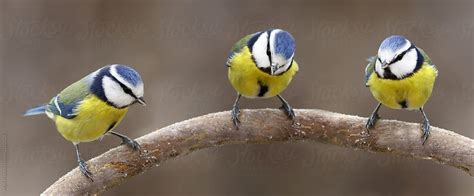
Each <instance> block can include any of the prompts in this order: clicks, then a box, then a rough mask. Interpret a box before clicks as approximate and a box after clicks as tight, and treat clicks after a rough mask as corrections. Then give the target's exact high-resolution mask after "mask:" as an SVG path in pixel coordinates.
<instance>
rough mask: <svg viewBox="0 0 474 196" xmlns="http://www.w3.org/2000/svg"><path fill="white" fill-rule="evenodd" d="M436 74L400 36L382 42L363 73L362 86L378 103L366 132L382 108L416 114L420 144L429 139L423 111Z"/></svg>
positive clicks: (421, 54) (422, 55) (422, 54)
mask: <svg viewBox="0 0 474 196" xmlns="http://www.w3.org/2000/svg"><path fill="white" fill-rule="evenodd" d="M437 76H438V70H437V69H436V67H435V66H434V65H433V63H432V62H431V59H430V58H429V57H428V55H427V54H426V53H425V52H424V51H423V50H422V49H421V48H419V47H417V46H415V45H414V44H413V43H411V42H410V41H409V40H408V39H406V38H405V37H403V36H399V35H393V36H390V37H388V38H386V39H385V40H383V41H382V43H381V44H380V47H379V50H378V54H377V56H375V57H371V58H369V64H368V65H367V67H366V69H365V81H366V86H367V87H369V89H370V92H371V93H372V95H373V96H374V97H375V99H376V100H377V101H378V102H379V104H378V105H377V107H376V108H375V110H374V111H373V112H372V114H371V116H370V117H369V119H368V121H367V124H366V128H367V130H369V129H370V128H373V127H374V125H375V123H376V122H377V120H378V119H379V118H380V116H379V115H378V110H379V109H380V106H381V105H382V104H383V105H384V106H387V107H389V108H391V109H407V110H419V111H420V112H421V114H422V117H423V123H422V130H423V135H422V138H423V144H425V142H426V140H427V139H428V137H429V135H430V123H429V121H428V117H427V116H426V113H425V112H424V110H423V106H424V105H425V103H426V102H427V101H428V99H429V98H430V96H431V92H432V90H433V86H434V83H435V80H436V77H437Z"/></svg>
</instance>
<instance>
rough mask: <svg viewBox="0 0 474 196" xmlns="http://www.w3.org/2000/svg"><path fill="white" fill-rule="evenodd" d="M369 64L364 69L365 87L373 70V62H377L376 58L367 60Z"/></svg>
mask: <svg viewBox="0 0 474 196" xmlns="http://www.w3.org/2000/svg"><path fill="white" fill-rule="evenodd" d="M367 61H368V62H369V63H368V64H367V66H366V67H365V86H368V85H367V81H368V80H369V77H370V75H371V74H372V73H373V72H374V70H375V62H376V61H377V56H372V57H369V58H368V59H367Z"/></svg>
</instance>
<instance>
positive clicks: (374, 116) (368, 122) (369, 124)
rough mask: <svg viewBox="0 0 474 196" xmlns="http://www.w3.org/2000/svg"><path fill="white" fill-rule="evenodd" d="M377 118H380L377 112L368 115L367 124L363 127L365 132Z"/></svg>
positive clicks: (372, 125) (373, 124)
mask: <svg viewBox="0 0 474 196" xmlns="http://www.w3.org/2000/svg"><path fill="white" fill-rule="evenodd" d="M379 119H380V116H379V114H378V113H372V114H371V115H370V117H369V119H368V120H367V124H365V129H366V131H367V133H369V129H372V128H374V126H375V123H377V121H378V120H379Z"/></svg>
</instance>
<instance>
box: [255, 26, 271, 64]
mask: <svg viewBox="0 0 474 196" xmlns="http://www.w3.org/2000/svg"><path fill="white" fill-rule="evenodd" d="M267 44H268V33H267V32H263V33H262V34H260V36H259V37H258V38H257V41H255V43H254V45H253V48H252V55H253V58H254V59H255V63H257V67H261V68H267V67H270V59H268V56H267Z"/></svg>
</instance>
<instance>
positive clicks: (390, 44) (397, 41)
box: [379, 35, 409, 52]
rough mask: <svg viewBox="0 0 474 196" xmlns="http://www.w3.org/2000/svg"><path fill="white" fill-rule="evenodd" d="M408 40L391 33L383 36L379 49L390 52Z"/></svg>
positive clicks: (396, 49)
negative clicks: (388, 35) (385, 36)
mask: <svg viewBox="0 0 474 196" xmlns="http://www.w3.org/2000/svg"><path fill="white" fill-rule="evenodd" d="M408 42H409V41H408V40H407V39H406V38H405V37H403V36H401V35H392V36H390V37H387V38H385V40H383V41H382V43H381V44H380V49H379V50H381V51H382V50H389V51H391V52H396V51H398V50H399V49H400V48H402V47H403V46H405V45H406V44H407V43H408Z"/></svg>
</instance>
